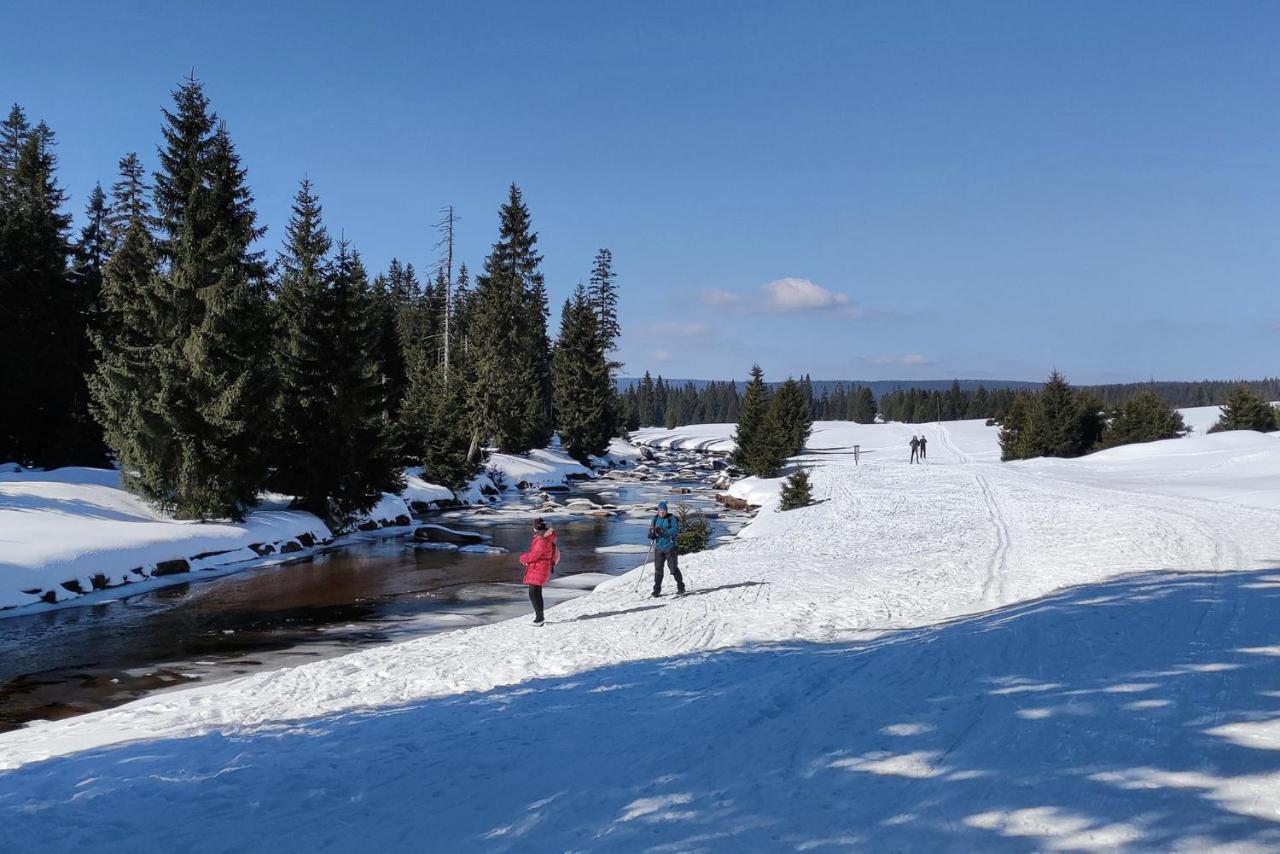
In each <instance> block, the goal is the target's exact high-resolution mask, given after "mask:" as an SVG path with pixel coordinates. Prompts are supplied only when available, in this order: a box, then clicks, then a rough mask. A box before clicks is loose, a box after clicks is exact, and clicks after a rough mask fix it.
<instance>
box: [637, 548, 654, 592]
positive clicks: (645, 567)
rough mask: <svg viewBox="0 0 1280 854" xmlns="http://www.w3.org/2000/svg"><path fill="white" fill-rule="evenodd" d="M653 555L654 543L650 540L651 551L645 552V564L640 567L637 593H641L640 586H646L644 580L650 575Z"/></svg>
mask: <svg viewBox="0 0 1280 854" xmlns="http://www.w3.org/2000/svg"><path fill="white" fill-rule="evenodd" d="M652 555H653V543H652V542H650V543H649V551H647V552H645V554H644V565H643V566H641V567H640V581H639V583H638V584H636V589H635V592H636V593H639V592H640V588H641V587H643V586H644V580H645V578H646V577H647V576H648V574H649V572H648V570H649V558H650V557H651V556H652Z"/></svg>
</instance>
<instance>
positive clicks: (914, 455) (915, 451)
mask: <svg viewBox="0 0 1280 854" xmlns="http://www.w3.org/2000/svg"><path fill="white" fill-rule="evenodd" d="M919 456H920V439H919V437H918V436H912V437H911V462H913V463H914V462H915V461H916V460H917V459H918V458H919Z"/></svg>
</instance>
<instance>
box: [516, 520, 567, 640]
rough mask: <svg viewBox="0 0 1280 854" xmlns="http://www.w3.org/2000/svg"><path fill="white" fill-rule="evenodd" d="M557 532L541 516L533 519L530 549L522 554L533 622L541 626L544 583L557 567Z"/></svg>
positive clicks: (521, 558)
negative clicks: (531, 605) (531, 604)
mask: <svg viewBox="0 0 1280 854" xmlns="http://www.w3.org/2000/svg"><path fill="white" fill-rule="evenodd" d="M558 551H559V549H558V548H557V546H556V532H555V530H553V529H551V528H548V527H547V523H546V522H544V521H543V520H542V518H541V517H539V518H537V519H534V520H533V540H532V541H530V543H529V551H527V552H525V553H524V554H522V555H520V563H522V564H524V583H525V584H527V585H529V601H530V602H532V603H533V624H534V625H535V626H540V625H542V623H543V619H542V585H544V584H546V583H547V579H549V578H550V577H551V571H552V570H553V569H555V565H556V553H557V552H558Z"/></svg>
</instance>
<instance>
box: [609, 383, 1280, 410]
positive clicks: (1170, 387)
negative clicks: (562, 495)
mask: <svg viewBox="0 0 1280 854" xmlns="http://www.w3.org/2000/svg"><path fill="white" fill-rule="evenodd" d="M643 381H644V378H643V377H619V378H618V390H619V391H623V392H625V391H626V390H627V389H629V388H631V387H633V386H637V385H639V384H640V383H641V382H643ZM664 382H665V384H666V386H667V387H668V388H682V387H684V386H685V385H687V384H689V383H692V384H693V386H694V388H696V389H698V390H699V391H701V390H702V389H704V388H706V387H707V385H709V384H710V383H711V382H713V380H690V379H665V378H664ZM952 382H953V380H871V381H866V380H810V385H811V386H812V387H813V393H814V396H815V397H817V396H821V395H822V394H823V393H824V392H826V393H828V394H832V393H834V392H835V391H836V389H837V387H841V388H844V389H846V390H849V389H856V388H868V389H870V390H871V393H872V394H873V395H875V396H876V398H877V399H879V398H881V397H883V396H885V395H887V394H890V393H892V392H893V391H895V390H896V389H902V390H903V391H911V390H912V389H920V390H921V391H947V390H949V389H950V388H951V385H952ZM954 382H958V383H959V384H960V390H961V391H968V392H972V391H976V390H977V389H978V387H979V386H983V387H985V388H986V389H987V390H988V391H995V390H997V389H1014V390H1018V391H1020V390H1033V389H1039V388H1041V387H1043V385H1044V383H1036V382H1026V381H1024V380H955V381H954ZM768 385H770V386H776V385H781V382H772V383H768ZM737 386H738V391H739V393H741V391H742V389H743V388H745V387H746V383H745V382H744V381H741V380H740V381H738V383H737ZM1240 386H1245V387H1247V388H1249V389H1250V390H1252V391H1254V392H1256V393H1257V394H1260V395H1261V396H1262V397H1264V398H1266V399H1267V400H1280V377H1265V378H1263V379H1259V380H1239V379H1231V380H1185V381H1184V380H1177V381H1172V380H1170V381H1149V382H1142V383H1112V384H1107V385H1082V386H1078V388H1080V390H1081V391H1090V392H1093V393H1094V394H1096V395H1097V396H1098V397H1099V398H1100V399H1101V400H1102V402H1103V403H1105V404H1107V405H1114V404H1117V403H1123V402H1124V401H1126V400H1128V399H1129V398H1131V397H1133V396H1134V395H1135V394H1137V393H1138V392H1141V391H1154V392H1155V393H1156V394H1157V395H1158V396H1159V397H1160V399H1161V400H1163V401H1164V402H1165V403H1167V404H1169V405H1170V406H1177V407H1185V406H1218V405H1219V404H1221V403H1222V402H1223V401H1225V400H1226V398H1227V395H1228V394H1229V393H1230V392H1231V390H1232V389H1234V388H1238V387H1240Z"/></svg>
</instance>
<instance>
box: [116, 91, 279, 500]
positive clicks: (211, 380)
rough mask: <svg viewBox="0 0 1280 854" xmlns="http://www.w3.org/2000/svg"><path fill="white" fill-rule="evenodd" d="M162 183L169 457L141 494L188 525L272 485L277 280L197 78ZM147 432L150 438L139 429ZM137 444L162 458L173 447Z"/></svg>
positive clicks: (172, 121)
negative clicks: (273, 290) (270, 323)
mask: <svg viewBox="0 0 1280 854" xmlns="http://www.w3.org/2000/svg"><path fill="white" fill-rule="evenodd" d="M164 116H165V126H164V128H163V131H164V139H165V144H164V145H163V146H162V147H161V150H160V167H161V168H160V170H159V171H158V172H157V173H156V175H155V201H156V207H157V211H158V214H159V221H160V225H161V227H162V234H161V239H160V248H161V257H162V261H163V263H164V266H165V281H164V285H163V286H162V287H160V288H158V289H157V291H156V292H155V294H154V296H155V303H156V304H155V310H156V317H157V329H158V335H157V340H156V341H155V342H154V348H153V354H154V358H155V360H156V362H157V364H158V374H159V391H158V394H157V400H156V403H155V404H154V408H155V410H156V411H157V412H158V413H159V414H160V418H161V422H162V425H163V426H162V428H161V429H164V430H167V431H168V432H169V433H170V434H172V435H173V436H176V437H177V442H176V443H175V444H173V445H171V446H168V448H169V450H171V451H172V457H171V458H170V459H165V460H160V461H155V464H154V465H148V466H144V467H143V468H142V470H141V471H142V472H143V473H153V474H155V475H156V478H155V479H154V480H146V481H142V480H139V481H138V482H136V486H137V487H138V488H139V489H140V491H142V492H143V494H145V495H147V496H148V497H149V498H151V499H153V500H154V501H156V502H158V503H159V504H161V505H162V506H164V507H167V508H169V509H171V510H173V511H174V512H175V513H177V514H178V515H179V516H182V517H190V518H205V517H219V516H231V517H233V518H240V517H241V516H243V514H244V512H245V510H247V509H248V508H249V507H250V506H251V505H252V504H253V503H254V502H255V501H256V498H257V494H258V491H259V489H260V488H261V487H262V485H263V482H264V480H265V478H266V466H267V456H266V452H265V450H266V449H265V445H266V444H267V442H268V440H269V436H270V432H271V431H270V427H271V407H270V406H269V405H268V404H267V401H269V400H270V399H271V392H270V387H269V385H268V383H267V378H268V376H269V374H268V372H267V364H266V362H267V355H268V352H269V351H268V348H267V340H268V339H267V334H266V333H267V320H268V301H267V296H268V283H267V280H266V267H265V264H264V263H263V260H262V253H261V252H258V251H255V250H254V249H253V244H254V242H255V241H256V240H257V239H258V238H259V237H260V236H261V234H262V230H261V229H260V228H259V227H258V226H257V224H256V219H257V218H256V214H255V213H254V211H253V197H252V195H251V194H250V192H249V189H248V186H247V185H246V183H245V170H244V169H243V168H242V167H241V165H240V160H239V157H238V155H237V154H236V152H235V148H234V146H233V145H232V143H231V139H230V137H229V136H228V134H227V132H226V129H225V127H224V126H219V125H218V124H217V122H216V117H215V116H214V115H213V113H212V112H211V111H210V109H209V102H208V99H207V98H206V97H205V95H204V91H203V89H202V88H201V86H200V84H199V82H198V81H196V80H195V79H194V78H191V79H189V80H187V81H186V82H185V83H184V84H183V85H182V86H181V87H180V88H179V89H178V90H177V91H175V92H174V110H173V111H172V112H170V111H168V110H166V111H165V112H164ZM139 429H144V425H143V424H141V423H140V424H139ZM133 444H136V445H138V446H140V447H148V448H153V449H158V448H162V447H166V446H165V445H163V443H158V442H155V441H151V440H147V441H140V442H137V443H133Z"/></svg>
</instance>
